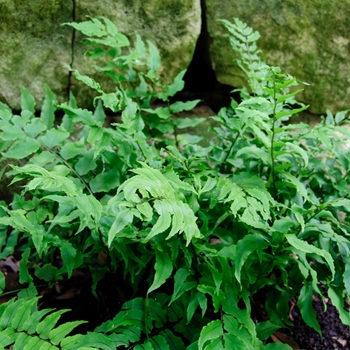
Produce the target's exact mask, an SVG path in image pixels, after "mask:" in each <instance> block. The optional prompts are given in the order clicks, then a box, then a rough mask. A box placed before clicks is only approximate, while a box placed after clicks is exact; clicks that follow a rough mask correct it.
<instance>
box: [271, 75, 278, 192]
mask: <svg viewBox="0 0 350 350" xmlns="http://www.w3.org/2000/svg"><path fill="white" fill-rule="evenodd" d="M273 78H274V79H273V103H274V105H273V111H272V136H271V146H270V154H271V173H270V179H269V183H270V185H272V190H273V194H274V195H275V194H276V193H277V191H276V173H275V154H274V143H275V123H276V108H277V102H276V76H275V74H274V73H273Z"/></svg>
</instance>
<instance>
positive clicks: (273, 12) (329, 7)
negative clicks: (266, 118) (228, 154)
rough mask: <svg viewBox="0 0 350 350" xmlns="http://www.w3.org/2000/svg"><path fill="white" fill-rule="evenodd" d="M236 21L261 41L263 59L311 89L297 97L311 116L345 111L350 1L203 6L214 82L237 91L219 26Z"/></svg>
mask: <svg viewBox="0 0 350 350" xmlns="http://www.w3.org/2000/svg"><path fill="white" fill-rule="evenodd" d="M233 17H238V18H239V19H240V20H242V21H243V22H246V23H247V24H248V25H249V26H250V27H252V28H253V29H254V30H258V31H259V32H260V34H261V38H260V39H259V41H258V46H259V48H260V49H261V50H262V57H263V59H264V60H265V61H266V62H267V63H268V64H270V65H275V66H280V67H281V68H282V70H283V71H284V72H288V73H290V74H292V75H293V76H295V77H296V78H298V79H299V80H301V81H305V82H308V83H309V84H311V85H310V86H305V87H304V89H305V90H304V92H303V93H302V94H301V95H298V96H299V97H297V98H298V99H299V100H302V101H303V102H305V103H307V104H310V111H311V112H313V113H324V112H325V109H326V108H329V109H330V110H331V111H332V112H336V111H339V110H342V109H347V108H349V106H350V32H349V28H350V0H336V1H334V0H333V1H331V0H274V1H271V0H236V1H230V0H206V18H207V29H208V33H209V40H210V42H211V44H210V48H209V49H210V56H211V60H212V64H213V67H214V70H215V72H216V77H217V79H218V80H219V81H220V82H222V83H225V84H230V85H232V86H240V85H242V73H241V71H240V70H239V68H238V67H237V65H236V64H235V63H234V62H233V59H234V58H235V56H234V54H233V51H232V50H231V47H230V44H229V42H228V39H227V38H226V37H225V36H224V33H225V30H224V26H223V25H222V24H221V23H219V22H217V19H227V20H229V21H232V19H233Z"/></svg>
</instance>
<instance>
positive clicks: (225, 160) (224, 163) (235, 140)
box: [220, 132, 240, 173]
mask: <svg viewBox="0 0 350 350" xmlns="http://www.w3.org/2000/svg"><path fill="white" fill-rule="evenodd" d="M239 136H240V134H239V132H238V133H237V135H236V137H235V139H234V140H233V142H232V143H231V146H230V149H229V150H228V152H227V154H226V156H225V158H224V160H223V161H222V162H221V165H220V172H221V173H223V172H224V170H225V165H226V162H227V159H228V157H229V156H230V154H231V152H232V150H233V147H234V146H235V144H236V142H237V140H238V137H239Z"/></svg>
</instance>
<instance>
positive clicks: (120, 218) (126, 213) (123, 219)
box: [108, 209, 134, 247]
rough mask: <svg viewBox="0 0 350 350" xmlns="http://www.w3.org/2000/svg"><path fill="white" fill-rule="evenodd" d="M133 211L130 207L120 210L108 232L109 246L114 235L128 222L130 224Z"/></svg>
mask: <svg viewBox="0 0 350 350" xmlns="http://www.w3.org/2000/svg"><path fill="white" fill-rule="evenodd" d="M133 217H134V216H133V213H132V211H131V210H130V209H124V210H122V211H120V212H119V213H118V214H117V216H116V217H115V220H114V222H113V224H112V226H111V228H110V230H109V232H108V246H109V247H110V246H111V243H112V241H113V240H114V238H115V236H116V235H117V234H118V233H119V232H121V231H122V230H123V229H124V228H125V227H126V226H127V225H128V224H130V223H131V222H132V220H133Z"/></svg>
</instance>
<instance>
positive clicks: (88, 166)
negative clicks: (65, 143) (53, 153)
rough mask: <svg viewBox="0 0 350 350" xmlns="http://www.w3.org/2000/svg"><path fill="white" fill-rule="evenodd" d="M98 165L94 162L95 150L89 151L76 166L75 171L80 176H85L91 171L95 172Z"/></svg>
mask: <svg viewBox="0 0 350 350" xmlns="http://www.w3.org/2000/svg"><path fill="white" fill-rule="evenodd" d="M96 167H97V164H96V162H95V160H94V152H93V150H89V151H87V152H86V153H85V154H84V155H83V156H82V157H81V158H80V159H79V160H78V162H77V163H76V164H75V170H76V171H77V172H78V174H79V175H85V174H87V173H88V172H89V171H91V170H94V169H95V168H96Z"/></svg>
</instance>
